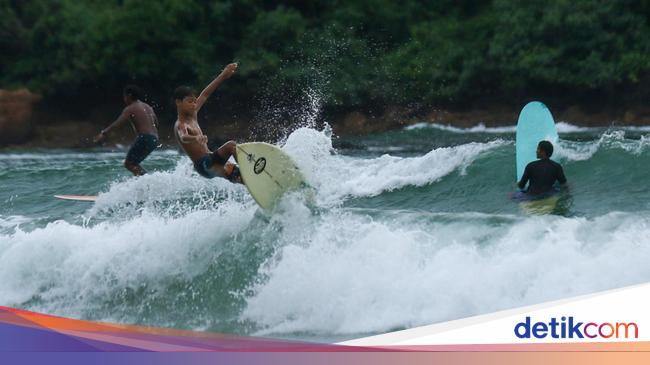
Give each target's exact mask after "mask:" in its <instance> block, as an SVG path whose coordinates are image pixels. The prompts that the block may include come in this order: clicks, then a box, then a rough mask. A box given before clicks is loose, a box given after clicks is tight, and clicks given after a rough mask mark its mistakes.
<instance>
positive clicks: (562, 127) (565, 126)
mask: <svg viewBox="0 0 650 365" xmlns="http://www.w3.org/2000/svg"><path fill="white" fill-rule="evenodd" d="M555 126H556V127H557V131H558V133H560V134H569V133H586V132H594V133H597V132H602V131H604V130H606V129H608V128H612V129H615V130H623V131H630V132H650V126H613V127H581V126H577V125H573V124H571V123H568V122H557V123H555ZM423 128H433V129H438V130H442V131H446V132H452V133H495V134H508V133H515V132H516V131H517V126H516V125H510V126H500V127H486V126H485V124H483V123H479V124H477V125H475V126H473V127H469V128H459V127H454V126H452V125H449V124H446V125H445V124H438V123H427V122H421V123H416V124H413V125H410V126H407V127H405V128H404V129H405V130H416V129H423Z"/></svg>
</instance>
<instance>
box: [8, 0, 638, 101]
mask: <svg viewBox="0 0 650 365" xmlns="http://www.w3.org/2000/svg"><path fill="white" fill-rule="evenodd" d="M0 18H2V23H0V36H1V37H0V47H1V48H2V52H0V66H1V67H0V69H1V70H2V72H1V74H0V83H1V85H0V86H1V87H18V86H28V87H30V88H32V89H33V90H35V91H37V92H41V93H43V94H45V95H46V96H48V97H56V96H61V95H64V96H74V95H87V94H93V93H96V92H97V90H98V89H101V90H103V91H105V90H119V89H120V88H121V87H122V86H123V85H124V84H125V83H128V82H137V83H140V84H142V85H143V86H145V87H148V88H150V89H153V90H156V91H155V92H154V94H157V95H169V94H170V93H171V91H172V90H173V88H174V87H175V86H178V85H179V84H191V85H195V86H199V87H200V86H201V85H203V84H205V83H206V82H207V81H209V80H210V78H211V77H213V76H214V75H215V74H216V73H217V72H218V71H219V70H220V69H221V68H222V67H223V65H225V64H226V63H227V62H230V61H233V60H238V61H240V62H241V68H240V72H239V74H238V76H237V77H238V78H239V81H240V82H238V83H233V84H234V85H233V86H231V87H228V88H225V89H224V90H223V92H224V93H226V94H229V95H230V96H231V97H237V98H244V99H248V100H250V99H252V98H255V97H256V96H259V95H261V94H264V95H267V96H268V95H273V97H276V98H285V99H287V100H291V98H294V97H295V96H296V95H297V94H299V93H301V92H304V90H305V89H309V88H311V89H314V88H316V89H318V91H319V93H320V94H321V95H322V96H323V100H324V102H325V103H326V104H327V105H332V106H337V107H355V106H361V105H384V104H390V103H402V104H404V103H420V104H463V103H467V102H475V101H480V100H498V101H503V102H508V101H509V100H512V99H513V98H514V99H517V98H525V97H527V96H529V95H531V94H540V93H541V94H547V95H553V94H561V95H562V97H563V98H565V99H566V101H567V102H571V101H573V100H581V98H582V96H581V95H585V93H586V94H588V95H608V96H612V95H613V93H612V90H619V91H620V90H623V91H624V92H623V93H622V94H623V95H619V94H616V95H618V96H619V97H620V98H623V97H624V94H625V93H628V94H634V93H637V94H638V93H640V94H643V95H647V94H650V92H648V90H650V86H648V85H647V81H648V70H650V52H649V51H650V37H649V36H648V35H650V28H649V25H648V20H649V18H650V5H649V3H648V2H647V1H631V0H626V1H597V0H551V1H539V0H533V1H527V2H521V1H513V0H493V1H486V0H484V1H479V0H474V1H472V0H458V1H451V0H441V1H432V2H423V1H416V0H407V1H402V2H395V1H388V0H360V1H340V0H339V1H322V0H318V1H309V2H303V1H295V0H294V1H277V2H268V1H262V0H242V1H234V0H232V1H227V0H222V1H207V0H160V1H138V0H105V1H99V0H89V1H74V0H30V1H21V0H0Z"/></svg>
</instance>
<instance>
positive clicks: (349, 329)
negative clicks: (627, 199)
mask: <svg viewBox="0 0 650 365" xmlns="http://www.w3.org/2000/svg"><path fill="white" fill-rule="evenodd" d="M649 225H650V219H649V218H647V216H646V217H639V216H638V215H635V214H624V213H611V214H607V215H604V216H601V217H598V218H595V219H585V218H562V217H555V216H544V217H529V218H523V219H520V220H518V221H516V222H514V223H508V224H502V225H499V226H494V225H488V224H485V222H484V223H483V224H481V223H480V222H476V221H474V222H471V223H469V224H468V223H467V222H465V221H463V220H458V221H455V222H446V223H430V224H414V223H413V222H411V223H409V222H408V221H405V220H404V219H402V220H397V221H392V220H390V221H379V220H377V219H371V218H369V217H364V216H359V215H353V214H345V213H342V214H331V215H328V216H327V217H325V218H324V220H323V221H322V222H319V224H318V225H316V226H314V227H312V230H313V232H311V233H310V235H309V236H308V237H307V238H306V239H305V240H304V241H301V242H290V243H287V245H286V246H285V247H284V248H283V249H282V250H281V251H279V252H278V253H277V256H276V257H275V258H274V259H272V260H269V263H268V264H267V265H265V266H264V267H263V268H262V269H261V270H260V275H261V276H262V277H264V278H266V280H264V281H262V282H261V283H259V284H258V285H256V286H255V288H254V295H252V296H250V297H249V298H248V299H247V308H246V310H245V311H244V312H243V314H242V318H243V319H245V320H251V321H254V322H255V323H257V324H258V325H259V326H260V327H261V329H260V330H259V331H258V333H257V334H260V335H268V334H277V333H294V332H303V331H308V332H312V333H323V334H360V333H377V332H385V331H390V330H394V329H396V328H408V327H414V326H420V325H426V324H431V323H435V322H439V321H443V320H449V319H453V318H460V317H464V316H469V315H474V314H478V313H485V312H490V311H495V310H499V309H504V308H510V307H515V306H520V305H526V304H531V303H538V302H542V301H546V300H552V299H556V298H563V297H569V296H573V295H578V294H583V293H588V292H594V291H598V290H604V289H608V288H613V287H620V286H624V285H627V284H634V283H638V282H642V281H646V280H648V279H650V267H648V265H647V261H648V260H650V229H649Z"/></svg>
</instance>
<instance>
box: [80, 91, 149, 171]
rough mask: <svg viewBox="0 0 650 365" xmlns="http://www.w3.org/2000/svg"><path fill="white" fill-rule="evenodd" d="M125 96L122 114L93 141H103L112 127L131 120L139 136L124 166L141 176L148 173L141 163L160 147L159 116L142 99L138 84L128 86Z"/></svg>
mask: <svg viewBox="0 0 650 365" xmlns="http://www.w3.org/2000/svg"><path fill="white" fill-rule="evenodd" d="M123 97H124V103H125V104H126V107H125V108H124V110H122V114H120V116H119V117H118V118H117V119H116V120H115V121H114V122H113V123H111V125H109V126H108V127H106V128H104V129H102V131H101V132H99V134H98V135H96V136H95V138H93V142H95V143H98V142H101V141H102V140H104V138H106V134H107V133H108V132H109V131H110V130H111V129H113V128H115V127H117V126H120V125H122V124H124V123H126V122H127V121H128V122H130V123H131V126H132V127H133V131H134V132H135V133H136V134H137V137H136V139H135V141H133V144H132V145H131V148H129V152H127V154H126V159H125V160H124V167H126V169H127V170H129V171H131V173H132V174H133V175H135V176H140V175H144V174H145V173H147V171H145V169H143V168H142V166H140V163H141V162H142V161H143V160H144V159H145V158H147V156H149V154H150V153H151V152H153V150H155V149H156V147H158V117H156V113H155V112H154V111H153V108H152V107H151V106H150V105H149V104H147V103H145V102H143V101H141V99H142V91H140V89H139V88H138V87H137V86H135V85H128V86H126V87H125V88H124V92H123Z"/></svg>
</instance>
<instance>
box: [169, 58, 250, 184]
mask: <svg viewBox="0 0 650 365" xmlns="http://www.w3.org/2000/svg"><path fill="white" fill-rule="evenodd" d="M236 70H237V64H236V63H231V64H229V65H227V66H226V67H225V68H224V69H223V71H222V72H221V73H220V74H219V76H217V77H216V78H215V79H214V80H212V82H210V84H208V86H206V87H205V89H203V91H201V94H199V96H198V97H197V96H196V92H195V91H194V90H193V89H192V88H190V87H188V86H180V87H178V88H177V89H176V91H174V101H175V103H176V111H177V112H178V120H177V121H176V123H175V124H174V135H175V136H176V140H177V141H178V143H179V144H180V145H181V147H182V148H183V151H185V153H186V154H187V156H189V158H190V159H191V160H192V162H193V163H194V169H195V170H196V172H198V173H199V175H201V176H203V177H205V178H208V179H212V178H214V177H224V178H226V179H228V180H229V181H231V182H234V183H241V182H242V179H241V174H240V173H239V167H237V166H236V165H235V164H232V163H229V162H228V159H229V158H230V156H233V155H234V154H235V150H236V148H237V145H236V143H235V141H228V142H226V143H225V144H223V145H222V146H221V147H219V148H217V149H216V150H215V151H210V149H209V148H208V137H207V136H206V135H204V134H203V131H202V130H201V127H200V126H199V122H198V117H197V115H198V113H199V110H201V107H202V106H203V104H205V102H206V100H207V99H208V97H210V95H211V94H212V93H213V92H214V91H215V90H216V89H217V88H218V87H219V85H221V83H222V82H224V81H225V80H226V79H228V78H230V77H231V76H232V75H233V74H234V73H235V71H236Z"/></svg>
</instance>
